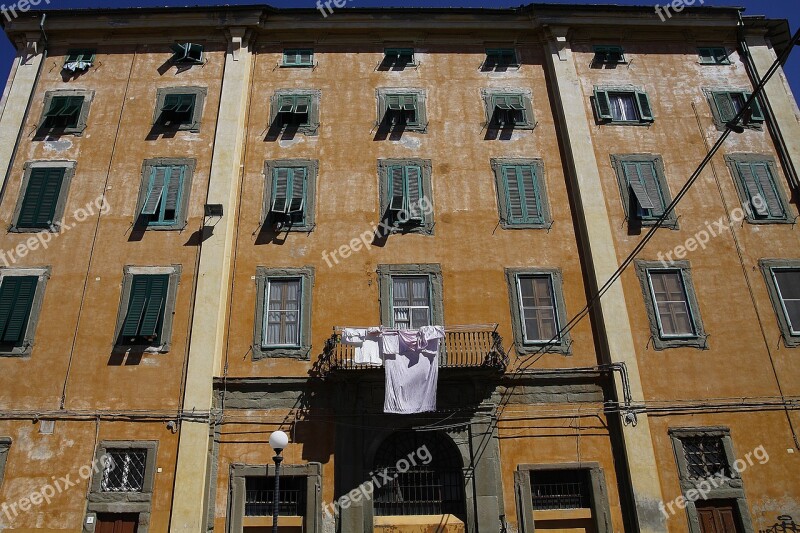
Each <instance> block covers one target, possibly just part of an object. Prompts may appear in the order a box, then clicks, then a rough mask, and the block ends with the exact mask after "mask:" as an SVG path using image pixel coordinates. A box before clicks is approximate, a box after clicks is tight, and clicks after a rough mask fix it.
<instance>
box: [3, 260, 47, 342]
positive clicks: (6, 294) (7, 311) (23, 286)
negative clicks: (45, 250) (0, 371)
mask: <svg viewBox="0 0 800 533" xmlns="http://www.w3.org/2000/svg"><path fill="white" fill-rule="evenodd" d="M49 277H50V269H49V268H19V269H0V356H27V355H30V353H31V351H32V349H33V334H34V331H35V329H36V323H37V321H38V319H39V313H40V311H41V308H42V301H43V299H44V286H45V283H46V282H47V278H49Z"/></svg>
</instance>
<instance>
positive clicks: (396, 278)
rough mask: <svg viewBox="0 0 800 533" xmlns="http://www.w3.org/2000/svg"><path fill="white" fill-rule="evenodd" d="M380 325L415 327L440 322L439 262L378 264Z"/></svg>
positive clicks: (440, 276)
mask: <svg viewBox="0 0 800 533" xmlns="http://www.w3.org/2000/svg"><path fill="white" fill-rule="evenodd" d="M378 280H379V289H380V304H381V324H384V325H386V326H388V327H394V328H398V329H417V328H420V327H422V326H428V325H442V324H444V316H443V312H442V270H441V267H440V266H439V265H434V264H419V265H378Z"/></svg>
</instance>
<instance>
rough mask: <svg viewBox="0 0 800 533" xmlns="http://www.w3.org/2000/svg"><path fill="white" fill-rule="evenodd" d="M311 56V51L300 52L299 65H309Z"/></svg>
mask: <svg viewBox="0 0 800 533" xmlns="http://www.w3.org/2000/svg"><path fill="white" fill-rule="evenodd" d="M311 54H312V52H311V50H302V51H301V52H300V64H301V65H310V64H311V58H312V55H311Z"/></svg>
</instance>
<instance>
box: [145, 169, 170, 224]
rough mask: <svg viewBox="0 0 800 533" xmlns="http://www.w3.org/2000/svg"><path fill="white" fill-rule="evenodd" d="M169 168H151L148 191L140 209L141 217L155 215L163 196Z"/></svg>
mask: <svg viewBox="0 0 800 533" xmlns="http://www.w3.org/2000/svg"><path fill="white" fill-rule="evenodd" d="M168 170H169V167H153V169H152V170H151V172H150V190H149V191H148V193H147V198H145V201H144V207H143V208H142V214H143V215H155V214H156V213H157V210H158V206H159V204H160V203H161V197H162V196H163V195H164V187H165V185H166V180H167V172H168Z"/></svg>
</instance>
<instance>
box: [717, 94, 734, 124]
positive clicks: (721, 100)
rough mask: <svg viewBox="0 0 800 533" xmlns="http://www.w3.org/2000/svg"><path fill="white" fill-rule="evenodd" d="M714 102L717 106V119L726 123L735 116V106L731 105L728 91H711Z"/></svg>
mask: <svg viewBox="0 0 800 533" xmlns="http://www.w3.org/2000/svg"><path fill="white" fill-rule="evenodd" d="M713 98H714V104H715V105H716V106H717V113H718V114H719V119H720V120H721V121H722V122H724V123H726V124H727V123H728V122H730V121H731V120H733V119H734V118H735V117H736V108H735V107H734V105H733V99H732V98H731V95H730V93H726V92H717V93H713Z"/></svg>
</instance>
